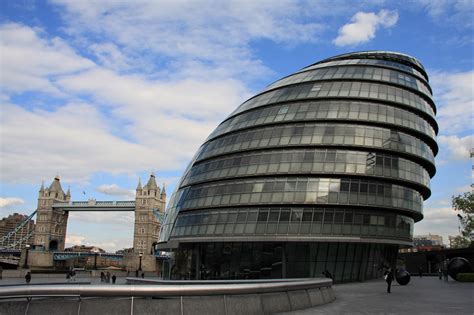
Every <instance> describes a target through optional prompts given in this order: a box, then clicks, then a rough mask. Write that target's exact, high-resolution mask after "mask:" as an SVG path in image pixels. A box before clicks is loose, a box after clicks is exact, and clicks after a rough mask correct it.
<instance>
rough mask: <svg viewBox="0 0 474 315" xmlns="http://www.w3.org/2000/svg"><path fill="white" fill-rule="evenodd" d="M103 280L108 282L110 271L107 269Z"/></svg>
mask: <svg viewBox="0 0 474 315" xmlns="http://www.w3.org/2000/svg"><path fill="white" fill-rule="evenodd" d="M105 282H107V283H110V272H108V271H107V274H106V275H105Z"/></svg>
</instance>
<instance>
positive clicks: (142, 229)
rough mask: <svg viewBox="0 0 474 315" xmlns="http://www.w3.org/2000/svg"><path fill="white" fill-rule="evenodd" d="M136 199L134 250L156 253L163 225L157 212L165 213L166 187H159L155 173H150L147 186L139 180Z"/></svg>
mask: <svg viewBox="0 0 474 315" xmlns="http://www.w3.org/2000/svg"><path fill="white" fill-rule="evenodd" d="M135 201H136V205H135V231H134V233H133V249H134V252H135V253H142V254H143V255H146V254H154V245H155V244H156V243H157V242H158V237H159V234H160V227H161V224H160V222H159V221H158V218H157V214H158V213H161V214H164V212H165V206H166V192H165V188H164V186H163V188H162V189H160V187H158V185H157V184H156V178H155V175H154V174H151V175H150V178H149V179H148V182H147V183H146V185H145V186H143V187H142V186H141V183H140V181H139V182H138V186H137V190H136V197H135Z"/></svg>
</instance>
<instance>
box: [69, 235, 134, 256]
mask: <svg viewBox="0 0 474 315" xmlns="http://www.w3.org/2000/svg"><path fill="white" fill-rule="evenodd" d="M131 244H132V239H131V238H115V239H113V240H112V239H101V238H100V237H97V236H94V235H88V236H84V235H80V234H71V235H66V247H71V246H74V245H87V246H96V247H99V248H102V249H104V250H105V251H107V252H111V253H113V252H115V251H117V250H119V249H123V248H127V247H131V246H132V245H131Z"/></svg>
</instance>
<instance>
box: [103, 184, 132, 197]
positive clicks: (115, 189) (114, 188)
mask: <svg viewBox="0 0 474 315" xmlns="http://www.w3.org/2000/svg"><path fill="white" fill-rule="evenodd" d="M96 191H98V192H100V193H103V194H105V195H111V196H122V197H126V198H127V199H134V198H135V192H134V191H133V190H131V189H125V188H120V187H119V186H118V185H117V184H103V185H100V186H99V187H97V188H96Z"/></svg>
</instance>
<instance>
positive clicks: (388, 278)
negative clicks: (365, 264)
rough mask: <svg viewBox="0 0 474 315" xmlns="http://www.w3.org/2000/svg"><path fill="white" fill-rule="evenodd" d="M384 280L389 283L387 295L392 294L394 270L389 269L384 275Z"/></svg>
mask: <svg viewBox="0 0 474 315" xmlns="http://www.w3.org/2000/svg"><path fill="white" fill-rule="evenodd" d="M384 279H385V281H386V282H387V293H390V288H391V286H392V281H393V272H392V269H390V268H388V270H387V271H385V273H384Z"/></svg>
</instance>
